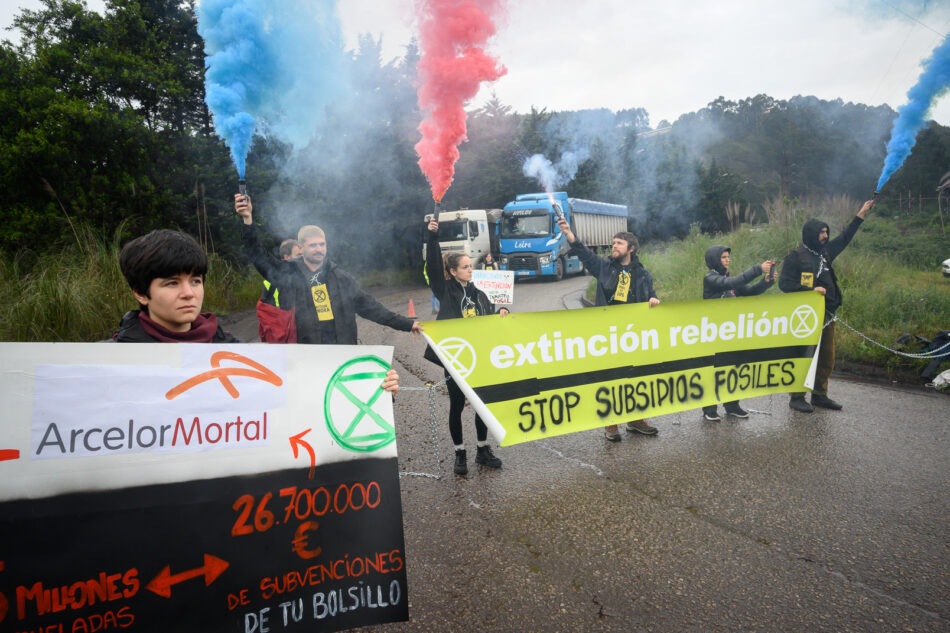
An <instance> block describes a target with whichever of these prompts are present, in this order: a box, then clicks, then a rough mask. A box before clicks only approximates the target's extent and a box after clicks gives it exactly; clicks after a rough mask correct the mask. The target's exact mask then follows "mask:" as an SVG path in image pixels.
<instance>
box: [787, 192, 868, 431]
mask: <svg viewBox="0 0 950 633" xmlns="http://www.w3.org/2000/svg"><path fill="white" fill-rule="evenodd" d="M873 206H874V201H873V200H868V201H867V202H865V203H864V205H863V206H862V207H861V210H860V211H858V214H857V216H856V217H855V218H854V219H853V220H851V223H850V224H848V226H847V227H846V228H845V230H844V231H842V232H841V234H840V235H838V236H837V237H836V238H834V239H829V231H828V225H827V224H826V223H824V222H822V221H821V220H814V219H813V220H808V221H807V222H805V226H803V227H802V243H801V244H800V245H799V246H798V248H796V249H795V250H794V251H792V252H791V253H789V254H788V257H786V258H785V261H784V262H782V274H781V276H780V277H779V280H778V287H779V288H780V289H781V290H782V292H804V291H815V292H820V293H821V294H822V295H823V296H824V297H825V318H824V329H823V330H822V332H821V342H820V343H819V347H818V366H817V368H816V371H815V386H814V389H812V392H811V404H809V403H808V402H807V401H806V400H805V393H804V392H797V393H791V394H789V395H790V396H791V399H790V400H789V402H788V406H789V407H791V408H792V409H795V410H796V411H801V412H802V413H811V412H813V411H814V410H815V409H814V407H822V408H825V409H833V410H835V411H838V410H840V409H841V408H842V405H840V404H839V403H837V402H835V401H834V400H832V399H831V398H829V397H828V377H829V376H831V370H832V369H834V366H835V323H834V321H833V320H832V319H833V318H834V316H835V312H837V310H838V308H840V307H841V288H839V287H838V278H837V277H836V276H835V271H834V270H833V269H832V268H831V263H832V262H833V261H834V260H835V258H836V257H838V255H840V254H841V251H843V250H844V249H845V247H846V246H847V245H848V244H849V243H850V242H851V240H852V239H853V238H854V235H855V233H857V232H858V228H859V227H860V226H861V223H862V222H864V216H865V214H867V212H868V211H869V210H870V209H871V207H873Z"/></svg>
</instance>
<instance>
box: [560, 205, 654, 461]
mask: <svg viewBox="0 0 950 633" xmlns="http://www.w3.org/2000/svg"><path fill="white" fill-rule="evenodd" d="M557 224H558V226H559V227H560V228H561V232H562V233H564V236H565V237H566V238H567V241H568V242H569V243H570V245H571V254H572V255H576V256H577V257H578V258H580V260H581V262H583V264H584V267H585V268H587V271H588V272H589V273H590V274H591V275H592V276H593V277H594V278H595V279H596V280H597V291H596V294H595V299H594V305H597V306H606V305H620V304H626V303H649V304H650V307H651V308H652V307H653V306H656V305H659V304H660V300H659V299H658V298H657V296H656V292H654V290H653V277H652V276H651V275H650V273H649V272H647V270H646V269H645V268H644V267H643V265H642V264H641V263H640V259H639V257H637V249H638V248H640V243H639V242H638V241H637V236H636V235H634V234H633V233H630V232H628V231H621V232H620V233H617V234H616V235H614V240H613V246H612V247H611V252H610V258H609V259H601V258H600V257H597V256H596V255H595V254H594V253H593V252H591V250H590V249H589V248H587V246H585V245H584V244H583V243H582V242H581V241H580V240H579V239H577V237H576V236H575V235H574V232H573V231H571V227H570V226H568V224H567V221H566V220H564V219H560V220H558V221H557ZM625 428H626V430H627V431H628V432H629V433H642V434H643V435H656V434H657V430H656V428H655V427H652V426H650V425H649V424H647V421H646V420H633V421H631V422H627V424H626V426H625ZM604 437H605V438H606V439H607V441H609V442H619V441H620V432H619V431H618V427H617V425H616V424H611V425H609V426H607V427H606V428H605V429H604Z"/></svg>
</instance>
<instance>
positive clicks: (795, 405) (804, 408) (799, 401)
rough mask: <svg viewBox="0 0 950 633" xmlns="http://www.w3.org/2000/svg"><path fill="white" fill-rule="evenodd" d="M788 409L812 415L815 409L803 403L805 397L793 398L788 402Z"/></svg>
mask: <svg viewBox="0 0 950 633" xmlns="http://www.w3.org/2000/svg"><path fill="white" fill-rule="evenodd" d="M788 408H789V409H795V410H796V411H801V412H802V413H814V412H815V408H814V407H813V406H811V405H810V404H808V402H806V401H805V396H793V397H792V398H790V399H789V401H788Z"/></svg>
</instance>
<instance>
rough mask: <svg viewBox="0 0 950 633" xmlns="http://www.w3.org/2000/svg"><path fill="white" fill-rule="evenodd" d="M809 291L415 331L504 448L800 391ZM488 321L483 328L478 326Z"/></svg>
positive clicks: (815, 315) (811, 322)
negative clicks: (664, 415)
mask: <svg viewBox="0 0 950 633" xmlns="http://www.w3.org/2000/svg"><path fill="white" fill-rule="evenodd" d="M822 314H824V297H822V296H821V295H820V294H819V293H817V292H798V293H790V294H781V295H767V296H759V297H748V298H737V299H724V300H716V301H689V302H685V303H664V304H661V305H659V306H657V307H655V308H650V307H649V306H648V305H647V304H645V303H638V304H632V305H617V306H609V307H602V308H587V309H584V310H569V311H557V312H532V313H526V314H511V315H508V316H498V315H494V316H486V317H478V318H475V319H449V320H444V321H427V322H425V323H424V327H425V337H426V339H427V340H428V341H429V343H430V345H432V346H433V348H434V349H435V351H436V353H437V354H438V356H439V358H440V359H441V360H442V363H443V364H444V365H445V367H446V368H448V370H449V373H450V374H451V375H452V377H453V379H454V380H455V381H456V382H457V383H458V385H459V387H461V389H462V391H463V393H465V395H466V397H467V398H468V399H469V402H470V403H471V404H472V406H473V407H474V408H475V410H476V411H477V412H478V413H479V415H480V416H481V417H482V419H484V420H485V423H486V424H488V427H489V428H490V429H491V431H492V433H493V435H495V437H496V438H497V439H498V441H499V442H501V444H502V445H503V446H507V445H511V444H518V443H520V442H528V441H531V440H537V439H541V438H544V437H553V436H555V435H563V434H565V433H573V432H576V431H584V430H587V429H592V428H597V427H602V426H606V425H608V424H618V423H622V422H627V421H630V420H635V419H639V418H644V417H648V416H655V415H663V414H666V413H674V412H676V411H683V410H687V409H695V408H698V407H702V406H705V405H709V404H715V403H717V402H728V401H731V400H737V399H739V398H747V397H752V396H760V395H765V394H769V393H779V392H789V391H803V390H805V389H806V387H807V388H810V387H811V383H810V379H811V378H810V377H811V376H813V372H814V369H813V367H812V364H813V360H814V357H815V355H816V350H817V346H818V342H819V339H820V336H821V326H822V319H821V315H822ZM489 319H490V321H488V320H489Z"/></svg>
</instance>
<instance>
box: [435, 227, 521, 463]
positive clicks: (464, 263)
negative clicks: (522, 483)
mask: <svg viewBox="0 0 950 633" xmlns="http://www.w3.org/2000/svg"><path fill="white" fill-rule="evenodd" d="M428 228H429V233H428V236H427V243H426V270H427V271H428V274H429V283H430V284H431V287H432V292H434V293H435V295H436V296H437V297H439V315H438V316H437V317H436V320H437V321H441V320H443V319H469V318H474V317H479V316H485V315H488V314H494V313H495V305H494V304H493V303H492V302H491V301H489V299H488V297H487V296H486V295H485V293H484V292H482V291H481V290H479V289H478V288H476V287H475V284H473V283H472V260H471V258H470V257H469V256H468V255H464V254H462V253H448V254H447V255H446V256H445V258H444V260H443V257H442V249H441V247H440V246H439V239H438V238H439V222H438V220H436V218H435V216H433V218H432V220H430V222H429V226H428ZM498 313H499V314H501V315H505V314H508V309H507V308H500V309H499V311H498ZM425 357H426V358H427V359H428V360H431V361H433V362H436V363H438V357H437V356H436V355H435V352H433V351H432V349H431V348H427V349H426V354H425ZM445 377H446V383H445V386H446V388H447V389H448V390H449V433H450V434H451V435H452V442H453V444H455V466H454V471H455V474H456V475H465V474H468V462H467V455H466V452H465V444H464V441H463V436H462V409H464V408H465V394H463V393H462V390H461V389H460V388H459V386H458V385H457V384H455V381H454V380H453V379H452V378H451V377H450V376H449V373H448V371H446V372H445ZM475 437H476V440H477V442H476V445H477V452H476V454H475V463H476V464H481V465H483V466H486V467H488V468H501V460H500V459H498V457H496V456H495V455H494V454H493V453H492V450H491V447H490V446H489V445H488V427H487V426H485V423H484V422H483V421H482V419H481V418H480V417H479V416H478V414H477V413H476V414H475Z"/></svg>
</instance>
